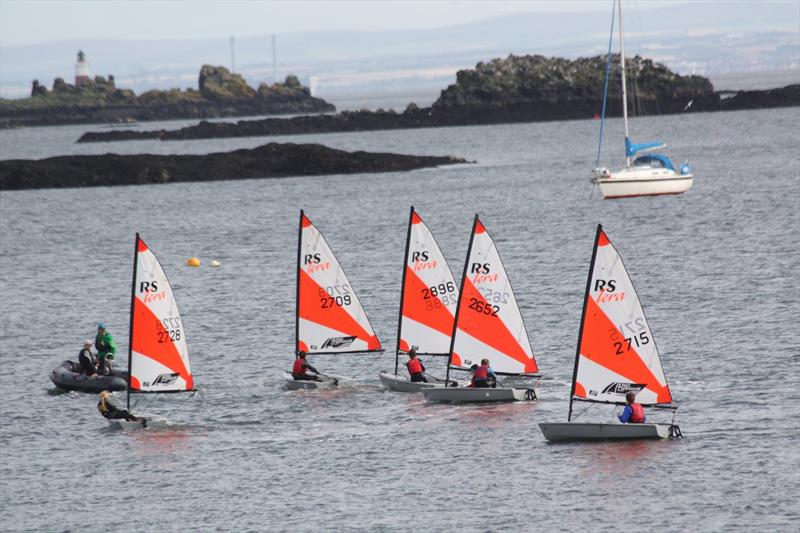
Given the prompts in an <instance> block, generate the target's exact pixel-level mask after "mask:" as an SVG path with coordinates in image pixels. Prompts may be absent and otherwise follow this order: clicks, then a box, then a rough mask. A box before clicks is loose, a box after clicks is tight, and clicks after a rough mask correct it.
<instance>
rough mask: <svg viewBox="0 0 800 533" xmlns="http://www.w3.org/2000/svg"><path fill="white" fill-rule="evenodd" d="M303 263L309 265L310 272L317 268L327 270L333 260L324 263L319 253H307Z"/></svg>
mask: <svg viewBox="0 0 800 533" xmlns="http://www.w3.org/2000/svg"><path fill="white" fill-rule="evenodd" d="M303 264H304V265H308V268H307V270H308V273H309V274H310V273H312V272H316V271H317V270H327V269H329V268H330V267H331V262H330V261H326V262H324V263H322V258H321V257H320V255H319V254H306V255H304V256H303Z"/></svg>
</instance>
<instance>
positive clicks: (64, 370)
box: [50, 361, 128, 392]
mask: <svg viewBox="0 0 800 533" xmlns="http://www.w3.org/2000/svg"><path fill="white" fill-rule="evenodd" d="M80 369H81V366H80V365H79V364H78V363H75V362H73V361H64V362H63V363H61V364H60V365H59V366H57V367H56V368H55V369H54V370H53V371H52V372H50V381H52V382H53V383H55V385H56V386H57V387H58V388H60V389H66V390H76V391H81V392H100V391H104V390H107V391H117V390H125V389H127V388H128V382H127V378H128V373H127V372H122V371H118V370H115V371H114V373H113V374H111V375H108V376H101V375H99V374H95V375H93V376H87V375H86V374H81V372H80Z"/></svg>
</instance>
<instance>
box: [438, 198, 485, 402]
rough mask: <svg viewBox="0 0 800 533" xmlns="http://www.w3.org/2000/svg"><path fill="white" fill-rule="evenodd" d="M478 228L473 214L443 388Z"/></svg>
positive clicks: (450, 359) (476, 216) (447, 376)
mask: <svg viewBox="0 0 800 533" xmlns="http://www.w3.org/2000/svg"><path fill="white" fill-rule="evenodd" d="M477 227H478V214H477V213H475V219H474V220H473V221H472V231H471V232H470V234H469V246H467V257H466V258H465V259H464V272H463V273H462V274H461V286H460V287H459V289H458V303H457V304H456V314H455V317H454V318H453V334H452V335H451V336H450V353H449V354H448V355H447V373H446V375H445V378H444V386H445V387H447V386H449V385H450V365H451V364H452V363H453V348H454V347H455V344H456V333H457V332H458V317H459V314H460V311H461V296H462V295H463V294H464V282H465V281H466V279H467V268H468V267H469V258H470V255H472V243H473V242H474V241H475V228H477Z"/></svg>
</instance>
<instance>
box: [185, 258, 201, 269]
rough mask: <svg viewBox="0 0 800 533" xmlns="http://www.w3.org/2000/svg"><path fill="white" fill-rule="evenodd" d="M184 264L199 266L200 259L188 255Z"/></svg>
mask: <svg viewBox="0 0 800 533" xmlns="http://www.w3.org/2000/svg"><path fill="white" fill-rule="evenodd" d="M186 266H190V267H199V266H200V260H199V259H198V258H196V257H190V258H189V259H187V260H186Z"/></svg>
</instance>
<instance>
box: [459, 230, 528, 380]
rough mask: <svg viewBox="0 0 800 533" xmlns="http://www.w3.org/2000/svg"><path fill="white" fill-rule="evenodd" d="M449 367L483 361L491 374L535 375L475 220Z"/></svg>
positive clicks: (512, 304)
mask: <svg viewBox="0 0 800 533" xmlns="http://www.w3.org/2000/svg"><path fill="white" fill-rule="evenodd" d="M450 352H451V359H450V365H451V366H453V367H461V368H469V367H470V366H471V365H473V364H480V361H481V359H484V358H486V359H489V362H490V364H491V367H492V369H493V370H494V371H495V372H496V373H501V374H507V375H523V374H524V375H530V374H536V373H537V372H538V371H539V368H538V366H537V364H536V360H535V358H534V356H533V350H532V348H531V344H530V340H529V339H528V333H527V330H526V328H525V323H524V321H523V319H522V314H521V312H520V309H519V305H518V304H517V300H516V297H515V296H514V291H513V289H512V288H511V282H510V280H509V277H508V273H507V272H506V269H505V266H504V265H503V262H502V260H501V259H500V254H499V253H498V251H497V247H496V246H495V243H494V240H493V239H492V237H491V236H490V235H489V233H488V232H487V231H486V228H485V227H484V226H483V224H482V223H481V221H480V219H479V218H478V216H477V215H476V216H475V222H474V224H473V231H472V236H471V240H470V248H469V250H468V252H467V259H466V263H465V268H464V274H463V278H462V284H461V292H460V296H459V304H458V313H457V316H456V324H455V326H454V328H453V340H452V344H451V350H450Z"/></svg>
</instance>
